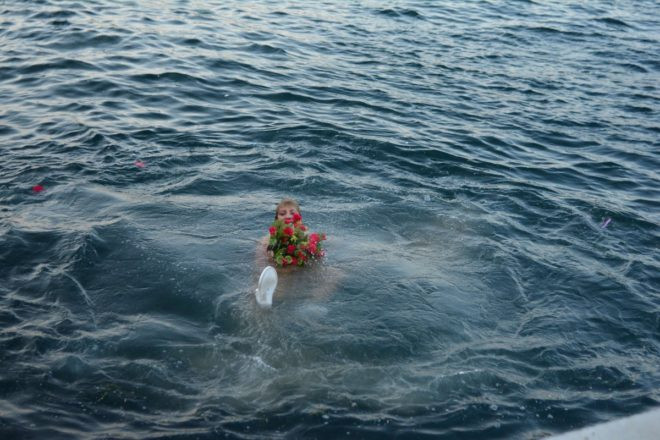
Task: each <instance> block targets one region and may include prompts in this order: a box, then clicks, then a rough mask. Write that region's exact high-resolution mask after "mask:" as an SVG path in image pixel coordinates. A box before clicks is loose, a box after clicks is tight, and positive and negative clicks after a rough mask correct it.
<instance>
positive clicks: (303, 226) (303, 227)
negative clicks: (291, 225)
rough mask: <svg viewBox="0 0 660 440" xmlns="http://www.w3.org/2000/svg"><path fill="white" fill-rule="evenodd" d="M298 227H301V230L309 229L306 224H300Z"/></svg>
mask: <svg viewBox="0 0 660 440" xmlns="http://www.w3.org/2000/svg"><path fill="white" fill-rule="evenodd" d="M298 227H299V228H300V230H301V231H306V230H307V226H305V225H300V226H298Z"/></svg>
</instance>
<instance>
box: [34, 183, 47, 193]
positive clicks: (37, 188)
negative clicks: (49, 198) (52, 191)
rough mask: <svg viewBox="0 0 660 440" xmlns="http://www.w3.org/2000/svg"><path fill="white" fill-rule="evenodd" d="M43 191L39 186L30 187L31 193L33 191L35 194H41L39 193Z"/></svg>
mask: <svg viewBox="0 0 660 440" xmlns="http://www.w3.org/2000/svg"><path fill="white" fill-rule="evenodd" d="M43 190H44V187H43V186H41V185H34V186H33V187H32V191H34V192H36V193H38V192H41V191H43Z"/></svg>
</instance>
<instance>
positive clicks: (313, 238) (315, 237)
mask: <svg viewBox="0 0 660 440" xmlns="http://www.w3.org/2000/svg"><path fill="white" fill-rule="evenodd" d="M318 241H319V234H317V233H314V234H309V242H310V243H318Z"/></svg>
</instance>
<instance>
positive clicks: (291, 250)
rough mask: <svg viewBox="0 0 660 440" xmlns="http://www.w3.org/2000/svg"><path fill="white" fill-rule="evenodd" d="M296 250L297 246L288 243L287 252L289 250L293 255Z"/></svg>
mask: <svg viewBox="0 0 660 440" xmlns="http://www.w3.org/2000/svg"><path fill="white" fill-rule="evenodd" d="M295 250H296V247H295V246H294V245H292V244H290V245H288V246H287V247H286V252H287V253H288V254H291V255H293V253H294V252H295Z"/></svg>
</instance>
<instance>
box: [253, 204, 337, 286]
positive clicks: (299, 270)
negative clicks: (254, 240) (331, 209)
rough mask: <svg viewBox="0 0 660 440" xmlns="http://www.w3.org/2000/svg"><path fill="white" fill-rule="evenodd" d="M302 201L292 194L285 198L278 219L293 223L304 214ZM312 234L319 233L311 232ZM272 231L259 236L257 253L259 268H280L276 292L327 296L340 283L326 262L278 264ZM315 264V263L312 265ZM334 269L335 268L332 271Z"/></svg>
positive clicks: (277, 208) (259, 269) (277, 211)
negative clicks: (271, 244)
mask: <svg viewBox="0 0 660 440" xmlns="http://www.w3.org/2000/svg"><path fill="white" fill-rule="evenodd" d="M301 215H302V213H301V210H300V205H299V204H298V202H297V201H295V200H294V199H291V198H285V199H282V200H281V201H280V202H279V203H278V204H277V206H276V207H275V217H274V220H279V221H281V222H283V223H284V224H285V225H289V224H292V223H293V222H295V221H296V220H298V221H299V220H300V218H301ZM309 235H310V236H312V235H316V234H309ZM270 238H271V236H270V234H269V235H266V236H264V237H263V238H262V239H260V240H259V243H258V245H257V249H256V255H255V266H256V267H255V269H257V270H258V271H259V272H261V271H262V270H263V269H264V268H265V267H266V266H272V267H274V268H275V270H276V271H277V275H278V278H279V281H278V284H277V290H276V291H275V292H276V293H275V296H276V297H277V296H282V295H284V294H285V292H286V295H287V296H289V295H291V294H293V293H299V294H305V296H307V295H310V296H315V297H320V296H325V295H327V294H328V293H329V292H330V290H331V289H333V288H334V286H335V285H336V281H337V277H336V276H330V277H329V278H328V275H329V273H328V272H329V271H328V269H327V268H322V266H324V265H319V264H311V265H310V264H305V265H296V264H288V265H278V264H277V263H276V262H275V260H274V258H273V257H274V252H273V250H272V249H271V248H270V246H269V241H270ZM310 266H313V267H310ZM330 272H334V271H330Z"/></svg>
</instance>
